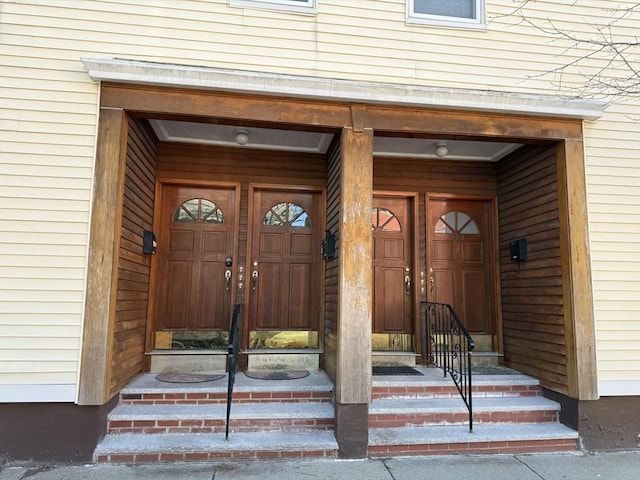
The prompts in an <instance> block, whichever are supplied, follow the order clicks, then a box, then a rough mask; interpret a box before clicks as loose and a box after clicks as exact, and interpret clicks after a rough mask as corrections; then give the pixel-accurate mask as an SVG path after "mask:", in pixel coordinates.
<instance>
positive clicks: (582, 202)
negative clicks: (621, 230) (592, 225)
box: [556, 140, 598, 400]
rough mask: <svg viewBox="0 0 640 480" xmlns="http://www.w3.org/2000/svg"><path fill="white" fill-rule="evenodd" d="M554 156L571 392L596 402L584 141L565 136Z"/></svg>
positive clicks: (578, 397) (569, 387)
mask: <svg viewBox="0 0 640 480" xmlns="http://www.w3.org/2000/svg"><path fill="white" fill-rule="evenodd" d="M556 159H557V172H558V208H559V217H560V236H561V241H560V245H561V249H562V252H561V255H562V277H563V280H562V285H563V297H564V305H565V314H564V316H565V331H566V342H567V377H568V378H567V382H568V385H567V387H568V394H569V396H570V397H571V398H575V399H577V400H595V399H597V398H598V383H597V363H596V344H595V321H594V315H593V294H592V291H591V285H592V283H591V265H590V255H589V230H588V225H587V193H586V179H585V167H584V146H583V143H582V142H581V141H578V140H565V141H564V143H562V144H560V146H559V147H558V150H557V153H556Z"/></svg>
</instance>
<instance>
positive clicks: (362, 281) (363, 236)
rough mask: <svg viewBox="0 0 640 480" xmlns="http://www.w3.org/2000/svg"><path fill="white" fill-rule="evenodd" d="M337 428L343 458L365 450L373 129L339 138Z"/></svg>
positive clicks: (349, 130) (348, 131) (368, 398)
mask: <svg viewBox="0 0 640 480" xmlns="http://www.w3.org/2000/svg"><path fill="white" fill-rule="evenodd" d="M341 141H342V144H341V151H342V159H341V175H340V187H341V188H340V235H339V268H338V270H339V273H338V285H339V289H338V291H339V299H338V322H337V324H338V325H337V329H338V332H337V338H338V350H337V372H336V405H335V408H336V416H335V432H336V439H337V441H338V445H339V453H340V456H341V457H346V458H359V457H365V456H366V455H367V445H368V441H369V428H368V412H369V403H370V401H371V316H372V299H373V294H372V289H373V287H372V278H371V275H372V274H371V261H372V257H373V252H372V236H371V202H372V192H373V131H372V130H371V129H360V130H359V131H358V130H355V129H353V128H350V127H348V128H344V129H343V130H342V138H341Z"/></svg>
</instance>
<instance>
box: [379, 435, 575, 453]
mask: <svg viewBox="0 0 640 480" xmlns="http://www.w3.org/2000/svg"><path fill="white" fill-rule="evenodd" d="M575 450H578V444H577V442H576V440H575V439H553V440H517V441H496V442H478V443H472V442H469V443H439V444H410V445H375V446H369V449H368V453H369V455H370V456H371V457H387V456H405V455H478V454H517V453H539V452H567V451H575Z"/></svg>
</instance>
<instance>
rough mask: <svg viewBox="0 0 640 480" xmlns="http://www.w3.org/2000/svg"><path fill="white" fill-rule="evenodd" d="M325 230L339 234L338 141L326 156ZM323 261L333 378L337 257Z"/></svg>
mask: <svg viewBox="0 0 640 480" xmlns="http://www.w3.org/2000/svg"><path fill="white" fill-rule="evenodd" d="M327 230H329V231H330V232H331V233H333V234H334V235H335V236H336V245H337V244H338V236H339V235H340V145H339V144H337V145H336V147H335V149H334V150H333V151H332V152H331V155H330V157H329V173H328V179H327ZM339 255H340V252H339V251H336V256H335V257H334V258H332V259H328V260H327V261H326V263H325V286H324V292H325V304H324V337H325V340H324V349H325V351H324V368H325V370H326V372H327V374H328V375H329V376H330V377H331V378H332V379H334V380H335V378H336V366H337V353H338V352H337V350H338V343H337V342H338V338H337V332H338V324H337V322H338V256H339Z"/></svg>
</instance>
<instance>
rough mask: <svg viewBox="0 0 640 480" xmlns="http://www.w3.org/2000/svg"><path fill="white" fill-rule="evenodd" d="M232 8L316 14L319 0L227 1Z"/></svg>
mask: <svg viewBox="0 0 640 480" xmlns="http://www.w3.org/2000/svg"><path fill="white" fill-rule="evenodd" d="M227 4H228V5H229V6H231V7H246V8H262V9H265V10H282V11H288V12H296V13H308V14H315V13H317V11H318V0H304V2H301V1H295V0H227Z"/></svg>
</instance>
